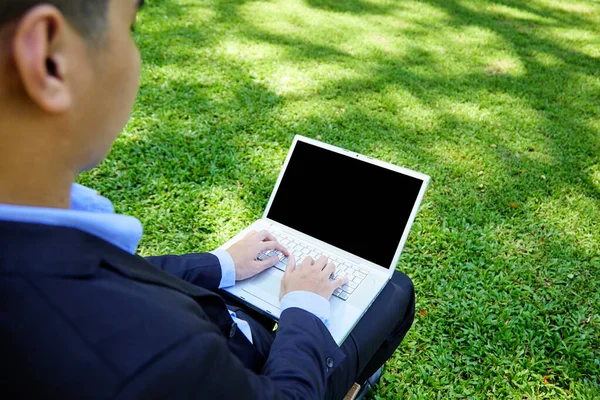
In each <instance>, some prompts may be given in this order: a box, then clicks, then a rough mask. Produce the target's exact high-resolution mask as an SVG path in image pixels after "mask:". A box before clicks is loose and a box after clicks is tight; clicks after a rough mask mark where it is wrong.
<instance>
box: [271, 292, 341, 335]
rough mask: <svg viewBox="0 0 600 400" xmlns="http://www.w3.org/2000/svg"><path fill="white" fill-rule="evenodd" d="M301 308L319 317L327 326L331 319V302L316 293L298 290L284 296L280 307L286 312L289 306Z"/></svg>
mask: <svg viewBox="0 0 600 400" xmlns="http://www.w3.org/2000/svg"><path fill="white" fill-rule="evenodd" d="M292 307H296V308H300V309H302V310H304V311H308V312H309V313H311V314H313V315H315V316H316V317H318V318H319V319H320V320H321V321H323V323H324V324H325V326H326V327H327V328H329V320H330V319H331V304H330V303H329V301H327V299H326V298H324V297H322V296H319V295H318V294H316V293H312V292H306V291H303V290H298V291H295V292H291V293H288V294H286V295H285V296H283V299H281V303H280V307H279V309H280V310H281V312H284V311H285V310H286V309H288V308H292Z"/></svg>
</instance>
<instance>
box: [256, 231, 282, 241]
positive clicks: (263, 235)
mask: <svg viewBox="0 0 600 400" xmlns="http://www.w3.org/2000/svg"><path fill="white" fill-rule="evenodd" d="M258 240H260V241H270V242H276V241H277V239H276V238H275V236H273V235H271V233H270V232H269V231H267V230H262V231H260V232H258Z"/></svg>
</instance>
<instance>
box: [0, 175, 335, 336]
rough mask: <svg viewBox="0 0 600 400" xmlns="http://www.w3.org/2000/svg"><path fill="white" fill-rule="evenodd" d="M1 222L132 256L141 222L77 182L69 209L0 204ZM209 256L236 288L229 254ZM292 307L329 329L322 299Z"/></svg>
mask: <svg viewBox="0 0 600 400" xmlns="http://www.w3.org/2000/svg"><path fill="white" fill-rule="evenodd" d="M0 220H3V221H12V222H25V223H38V224H45V225H54V226H65V227H69V228H76V229H79V230H82V231H84V232H87V233H90V234H92V235H94V236H97V237H99V238H101V239H103V240H105V241H107V242H109V243H111V244H113V245H114V246H117V247H119V248H121V249H123V250H125V251H127V252H129V253H132V254H134V253H135V252H136V249H137V247H138V245H139V243H140V240H141V239H142V234H143V228H142V223H141V222H140V221H139V220H138V219H137V218H134V217H129V216H126V215H120V214H115V213H114V207H113V205H112V203H111V202H110V200H108V199H107V198H105V197H103V196H100V195H99V194H98V193H97V192H96V191H95V190H92V189H89V188H87V187H85V186H81V185H79V184H76V183H74V184H73V186H72V187H71V208H70V209H69V210H64V209H56V208H42V207H25V206H14V205H6V204H0ZM211 253H212V254H214V255H215V256H216V257H217V258H218V259H219V262H220V264H221V272H222V274H221V282H220V285H219V287H220V288H225V287H230V286H233V285H235V265H234V263H233V259H232V258H231V255H230V254H229V253H228V252H226V251H224V250H215V251H212V252H211ZM292 307H297V308H301V309H303V310H306V311H308V312H310V313H312V314H314V315H315V316H317V317H318V318H320V319H321V320H322V321H323V323H324V324H325V326H327V327H329V320H330V313H331V310H330V304H329V302H328V301H327V300H326V299H325V298H323V297H321V296H319V295H317V294H315V293H311V292H304V291H296V292H292V293H288V294H287V295H285V296H284V297H283V298H282V299H281V304H280V309H281V312H283V311H284V310H286V309H288V308H292ZM230 314H231V317H232V318H233V319H234V320H235V321H236V322H237V324H238V328H239V329H240V330H241V331H242V332H243V333H244V335H245V336H246V337H247V338H248V340H249V341H250V342H251V343H252V332H251V330H250V325H248V323H247V322H246V321H243V320H240V319H239V318H237V317H236V315H235V313H233V312H230Z"/></svg>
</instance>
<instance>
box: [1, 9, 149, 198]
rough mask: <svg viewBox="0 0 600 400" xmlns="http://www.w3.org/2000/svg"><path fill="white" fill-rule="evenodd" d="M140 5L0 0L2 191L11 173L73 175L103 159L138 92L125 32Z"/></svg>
mask: <svg viewBox="0 0 600 400" xmlns="http://www.w3.org/2000/svg"><path fill="white" fill-rule="evenodd" d="M142 3H143V1H142V0H0V189H1V188H2V187H1V185H2V184H3V182H2V181H6V180H7V179H8V178H7V177H10V176H13V177H14V179H27V178H26V177H17V176H16V175H17V174H24V173H25V172H27V174H29V175H31V174H33V173H34V172H35V171H34V169H36V168H37V170H41V169H42V168H45V169H46V173H50V170H51V171H52V173H54V174H57V175H61V174H72V175H76V174H77V173H78V172H80V171H81V170H84V169H87V168H90V167H93V166H95V165H96V164H97V163H99V162H100V161H102V159H103V158H104V157H105V156H106V154H107V153H108V151H109V149H110V146H111V145H112V143H113V141H114V140H115V138H116V137H117V135H118V133H119V132H120V131H121V129H122V128H123V126H124V125H125V124H126V123H127V119H128V117H129V114H130V112H131V108H132V106H133V102H134V100H135V96H136V94H137V89H138V81H139V68H140V57H139V53H138V51H137V48H136V46H135V43H134V41H133V39H132V37H131V33H130V31H131V27H132V26H133V24H134V23H135V18H136V14H137V11H138V9H139V7H140V6H141V5H142ZM25 167H27V168H25ZM8 169H10V171H9V170H8ZM26 170H27V171H26ZM37 170H36V171H37ZM13 172H14V173H13ZM39 172H40V173H41V172H43V171H39ZM73 177H74V176H73ZM73 177H72V178H73ZM0 196H2V191H0ZM2 200H3V199H2V198H1V197H0V203H2V202H3V201H2ZM5 200H6V199H5Z"/></svg>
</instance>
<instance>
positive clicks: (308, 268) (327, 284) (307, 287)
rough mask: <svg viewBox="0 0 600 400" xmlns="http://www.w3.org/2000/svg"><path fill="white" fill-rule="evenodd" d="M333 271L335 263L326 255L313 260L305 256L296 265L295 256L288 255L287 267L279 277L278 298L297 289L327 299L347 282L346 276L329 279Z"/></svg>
mask: <svg viewBox="0 0 600 400" xmlns="http://www.w3.org/2000/svg"><path fill="white" fill-rule="evenodd" d="M334 272H335V265H333V264H332V263H330V262H329V260H328V259H327V257H324V256H323V257H321V258H319V259H318V260H317V261H314V260H313V259H312V257H306V258H305V259H304V261H302V263H301V264H300V265H299V266H298V267H296V257H294V256H293V255H290V256H289V257H288V263H287V267H286V269H285V273H284V274H283V279H281V292H280V295H279V299H280V300H281V299H282V298H283V296H285V295H286V294H288V293H291V292H295V291H298V290H302V291H306V292H312V293H316V294H318V295H319V296H322V297H324V298H325V299H327V300H329V299H330V298H331V295H332V294H333V292H334V291H335V290H336V289H337V288H339V287H341V286H342V285H344V284H345V283H347V282H348V278H347V277H338V278H336V279H334V280H330V279H329V277H330V276H331V275H332V274H333V273H334Z"/></svg>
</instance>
